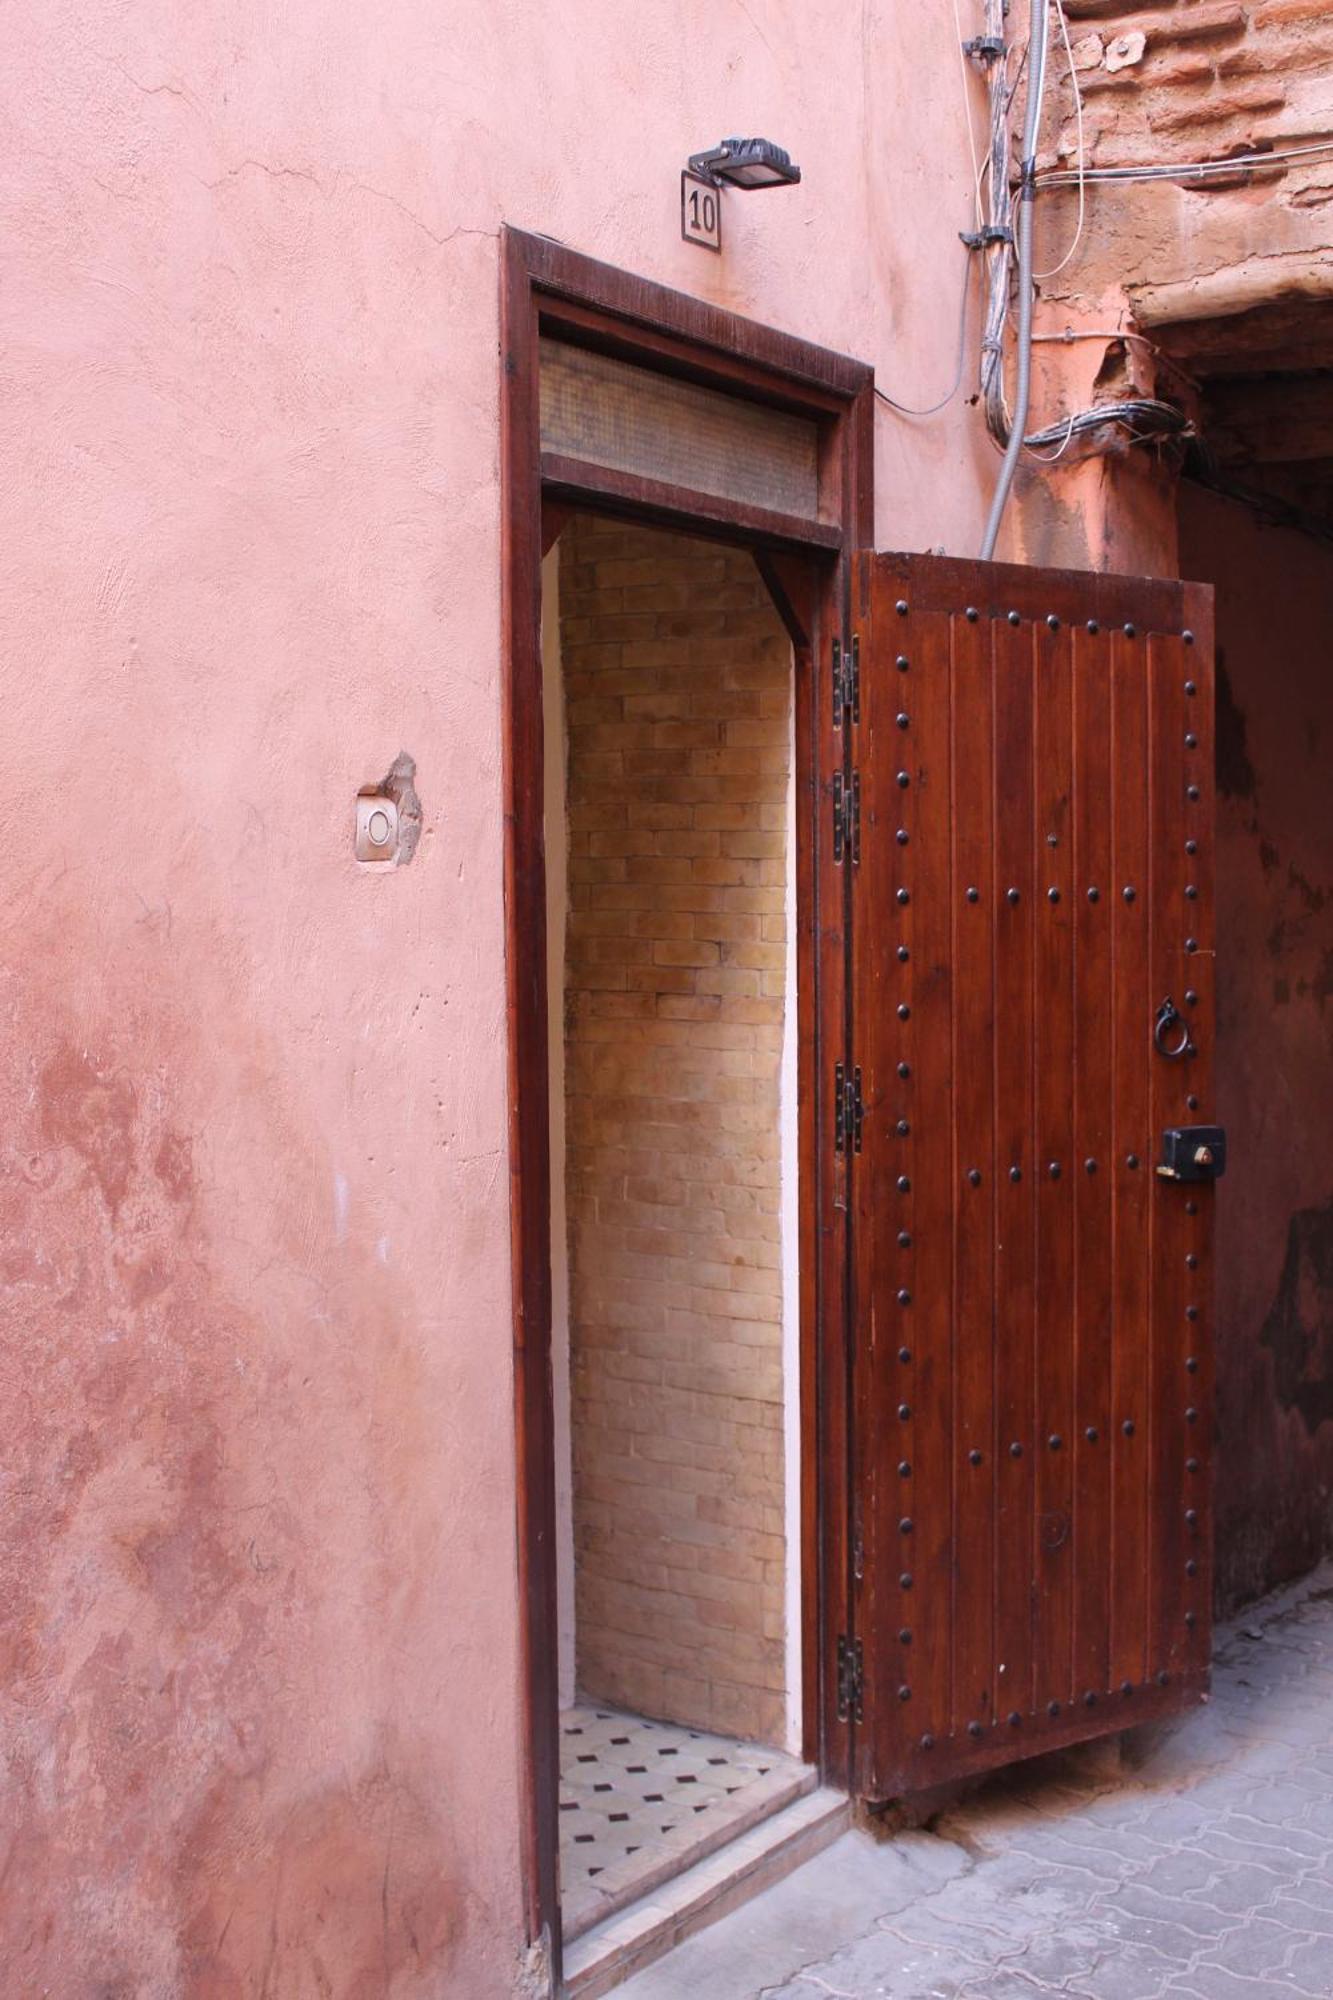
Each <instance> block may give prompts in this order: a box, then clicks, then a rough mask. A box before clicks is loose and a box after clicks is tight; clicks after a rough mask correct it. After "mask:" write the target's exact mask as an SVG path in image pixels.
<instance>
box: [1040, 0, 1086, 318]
mask: <svg viewBox="0 0 1333 2000" xmlns="http://www.w3.org/2000/svg"><path fill="white" fill-rule="evenodd" d="M1055 11H1056V15H1057V16H1058V18H1059V22H1060V39H1061V40H1062V41H1063V43H1064V45H1065V60H1066V61H1067V62H1068V64H1069V81H1070V83H1071V85H1072V86H1073V91H1074V118H1075V121H1076V125H1077V132H1078V220H1077V222H1076V223H1075V224H1074V240H1073V242H1072V243H1071V244H1070V246H1069V248H1068V249H1067V250H1066V251H1065V254H1064V256H1063V257H1062V258H1061V259H1060V261H1059V263H1058V264H1052V265H1051V268H1050V270H1049V271H1038V272H1036V273H1035V275H1036V276H1037V277H1038V278H1054V277H1056V276H1058V274H1059V273H1060V272H1061V271H1063V270H1064V268H1065V265H1066V264H1067V263H1068V262H1069V260H1070V258H1071V257H1072V256H1073V254H1074V252H1075V251H1076V250H1077V249H1078V246H1079V244H1080V243H1081V242H1082V240H1083V220H1084V216H1085V214H1086V204H1087V175H1086V172H1085V155H1084V150H1083V92H1082V90H1081V89H1080V87H1079V81H1078V71H1077V69H1076V68H1075V67H1074V50H1073V47H1072V45H1071V43H1070V40H1069V17H1068V15H1067V14H1066V13H1065V0H1055ZM1042 185H1043V186H1047V185H1049V183H1047V182H1043V183H1042Z"/></svg>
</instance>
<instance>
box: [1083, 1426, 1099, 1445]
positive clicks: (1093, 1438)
mask: <svg viewBox="0 0 1333 2000" xmlns="http://www.w3.org/2000/svg"><path fill="white" fill-rule="evenodd" d="M1083 1435H1084V1437H1085V1438H1086V1439H1087V1440H1088V1443H1089V1444H1096V1442H1097V1439H1098V1437H1099V1435H1100V1433H1099V1432H1098V1429H1097V1426H1096V1424H1089V1425H1088V1428H1087V1429H1086V1430H1085V1431H1084V1433H1083Z"/></svg>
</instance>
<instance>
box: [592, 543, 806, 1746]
mask: <svg viewBox="0 0 1333 2000" xmlns="http://www.w3.org/2000/svg"><path fill="white" fill-rule="evenodd" d="M560 610H561V655H562V660H563V667H564V680H565V701H566V721H567V743H568V766H567V769H568V798H569V805H568V822H569V921H568V942H567V954H566V1078H567V1144H568V1163H567V1174H568V1214H569V1236H570V1342H571V1369H572V1426H571V1428H572V1441H573V1456H574V1532H575V1548H576V1572H575V1573H576V1623H577V1661H578V1679H579V1685H580V1688H581V1689H582V1690H583V1692H585V1693H586V1694H589V1695H591V1696H593V1697H596V1698H601V1699H604V1700H610V1701H614V1702H618V1703H622V1704H624V1705H625V1706H627V1707H630V1708H634V1709H637V1710H639V1711H641V1712H643V1713H646V1714H648V1715H654V1716H667V1717H670V1718H671V1719H673V1720H677V1721H682V1722H688V1723H693V1724H697V1725H700V1726H703V1727H711V1728H715V1729H719V1730H725V1731H729V1732H732V1733H735V1734H738V1735H746V1736H754V1737H757V1738H760V1739H763V1740H769V1741H775V1742H776V1741H780V1740H781V1738H782V1735H783V1729H784V1678H785V1676H784V1572H783V1562H784V1533H783V1506H784V1496H783V1404H782V1397H783V1369H782V1276H781V1244H780V1206H779V1205H780V1147H779V1118H780V1103H779V1095H780V1066H781V1057H782V1040H783V1014H784V989H785V968H786V940H785V931H786V926H785V879H786V846H787V839H786V823H787V811H788V805H787V788H788V775H789V766H790V753H789V735H790V714H791V671H792V669H791V650H790V646H789V643H788V641H787V638H786V635H785V633H784V631H783V628H782V626H781V624H780V623H779V621H778V618H777V615H776V613H775V612H774V611H773V609H772V606H771V604H770V602H769V600H768V597H767V594H766V593H765V591H764V588H763V586H762V584H761V583H760V580H759V577H758V575H757V572H756V571H755V568H754V565H753V562H752V561H751V559H750V557H749V556H748V555H746V554H743V553H738V552H734V551H730V550H726V549H722V548H720V547H718V546H716V545H714V544H710V543H702V542H695V541H690V540H686V539H683V538H680V537H675V536H667V535H664V534H661V533H659V532H656V531H651V530H646V529H639V528H631V527H625V526H621V525H616V524H612V523H606V522H598V521H594V520H591V519H582V518H580V519H579V520H576V521H575V522H574V523H572V524H571V526H570V527H569V528H568V529H567V530H566V533H565V536H564V538H563V539H562V542H561V545H560Z"/></svg>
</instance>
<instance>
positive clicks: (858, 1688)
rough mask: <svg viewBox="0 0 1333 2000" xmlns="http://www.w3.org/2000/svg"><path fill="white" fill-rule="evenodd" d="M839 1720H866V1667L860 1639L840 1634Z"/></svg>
mask: <svg viewBox="0 0 1333 2000" xmlns="http://www.w3.org/2000/svg"><path fill="white" fill-rule="evenodd" d="M838 1720H839V1722H847V1721H849V1720H851V1721H855V1722H864V1720H865V1669H864V1656H863V1653H862V1648H861V1641H860V1640H859V1639H849V1638H847V1636H846V1635H845V1633H841V1632H840V1633H839V1634H838Z"/></svg>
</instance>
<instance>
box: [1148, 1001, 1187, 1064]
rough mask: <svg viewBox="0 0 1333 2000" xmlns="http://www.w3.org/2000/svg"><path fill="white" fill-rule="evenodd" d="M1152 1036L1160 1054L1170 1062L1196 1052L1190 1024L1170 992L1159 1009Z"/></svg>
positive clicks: (1177, 1060)
mask: <svg viewBox="0 0 1333 2000" xmlns="http://www.w3.org/2000/svg"><path fill="white" fill-rule="evenodd" d="M1152 1038H1153V1044H1154V1046H1155V1047H1156V1050H1157V1053H1158V1055H1159V1056H1165V1057H1166V1059H1167V1061H1168V1062H1179V1061H1180V1059H1181V1057H1182V1056H1192V1055H1193V1054H1194V1052H1195V1050H1194V1042H1193V1040H1192V1038H1191V1036H1190V1024H1189V1022H1188V1021H1187V1020H1186V1019H1185V1016H1184V1015H1183V1014H1182V1013H1181V1011H1180V1009H1179V1008H1178V1007H1177V1005H1176V1003H1175V1001H1174V1000H1173V999H1172V998H1171V996H1170V994H1168V995H1167V997H1166V999H1165V1000H1163V1002H1162V1004H1161V1006H1160V1007H1159V1008H1158V1009H1157V1020H1156V1023H1155V1025H1154V1027H1153V1031H1152Z"/></svg>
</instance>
